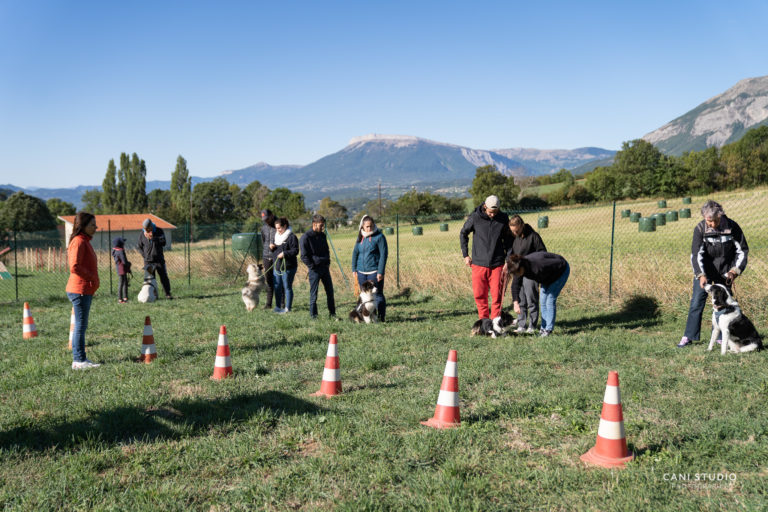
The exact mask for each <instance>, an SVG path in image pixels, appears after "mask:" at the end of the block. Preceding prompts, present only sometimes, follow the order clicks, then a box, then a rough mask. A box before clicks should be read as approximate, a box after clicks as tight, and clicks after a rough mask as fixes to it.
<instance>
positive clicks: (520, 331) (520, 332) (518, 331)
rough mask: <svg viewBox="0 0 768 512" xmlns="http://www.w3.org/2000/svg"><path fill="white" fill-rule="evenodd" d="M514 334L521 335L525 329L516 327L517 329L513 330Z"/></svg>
mask: <svg viewBox="0 0 768 512" xmlns="http://www.w3.org/2000/svg"><path fill="white" fill-rule="evenodd" d="M515 332H516V333H518V334H522V333H524V332H525V327H523V326H522V325H520V326H518V327H517V329H515Z"/></svg>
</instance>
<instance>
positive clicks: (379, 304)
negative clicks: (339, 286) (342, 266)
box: [357, 272, 387, 322]
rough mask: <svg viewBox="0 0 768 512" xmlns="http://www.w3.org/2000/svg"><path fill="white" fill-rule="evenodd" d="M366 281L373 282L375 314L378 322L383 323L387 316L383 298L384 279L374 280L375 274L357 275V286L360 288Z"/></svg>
mask: <svg viewBox="0 0 768 512" xmlns="http://www.w3.org/2000/svg"><path fill="white" fill-rule="evenodd" d="M366 281H373V284H374V286H376V312H377V314H378V315H379V320H381V321H382V322H383V321H384V317H385V316H386V315H387V299H385V298H384V278H382V279H381V281H378V280H377V279H376V274H361V273H360V272H358V273H357V284H359V285H360V286H361V287H362V286H363V283H364V282H366Z"/></svg>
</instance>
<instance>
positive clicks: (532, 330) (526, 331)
mask: <svg viewBox="0 0 768 512" xmlns="http://www.w3.org/2000/svg"><path fill="white" fill-rule="evenodd" d="M535 332H536V329H534V328H533V327H529V328H527V329H526V330H525V334H534V333H535Z"/></svg>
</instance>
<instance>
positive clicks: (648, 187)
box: [612, 139, 661, 198]
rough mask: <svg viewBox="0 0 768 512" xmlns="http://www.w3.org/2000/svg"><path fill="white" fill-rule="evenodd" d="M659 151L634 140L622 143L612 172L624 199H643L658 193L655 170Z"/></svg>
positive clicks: (658, 161) (647, 144)
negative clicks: (618, 182)
mask: <svg viewBox="0 0 768 512" xmlns="http://www.w3.org/2000/svg"><path fill="white" fill-rule="evenodd" d="M660 161H661V151H659V150H658V149H657V148H656V146H654V145H653V144H651V143H650V142H648V141H646V140H643V139H635V140H632V141H628V142H624V143H623V144H622V145H621V150H620V151H618V152H617V153H616V156H615V157H614V160H613V166H612V167H613V170H614V172H615V173H616V176H617V179H618V180H619V181H620V183H621V190H622V194H623V195H624V197H631V198H636V197H643V196H650V195H654V194H657V193H658V184H657V183H656V176H657V168H658V167H659V164H660Z"/></svg>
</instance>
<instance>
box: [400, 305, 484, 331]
mask: <svg viewBox="0 0 768 512" xmlns="http://www.w3.org/2000/svg"><path fill="white" fill-rule="evenodd" d="M475 312H476V311H475V310H468V309H465V310H461V309H450V310H443V311H429V312H426V314H425V315H424V316H401V317H399V318H398V320H401V321H403V322H431V321H433V320H440V319H442V318H459V317H461V316H465V315H472V314H473V313H475ZM475 320H477V318H473V319H472V320H471V321H468V323H467V330H469V328H471V327H472V323H474V321H475Z"/></svg>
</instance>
